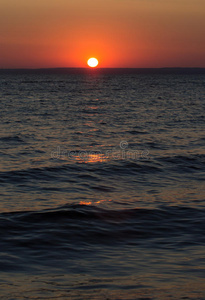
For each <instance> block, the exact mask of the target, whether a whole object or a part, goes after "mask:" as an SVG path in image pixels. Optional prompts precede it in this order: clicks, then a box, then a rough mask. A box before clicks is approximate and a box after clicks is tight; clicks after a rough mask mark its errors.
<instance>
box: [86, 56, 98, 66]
mask: <svg viewBox="0 0 205 300" xmlns="http://www.w3.org/2000/svg"><path fill="white" fill-rule="evenodd" d="M87 64H88V66H89V67H91V68H95V67H97V65H98V60H97V58H95V57H91V58H89V59H88V61H87Z"/></svg>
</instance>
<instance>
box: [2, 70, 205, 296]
mask: <svg viewBox="0 0 205 300" xmlns="http://www.w3.org/2000/svg"><path fill="white" fill-rule="evenodd" d="M204 112H205V70H204V69H195V70H194V69H188V70H183V69H159V70H148V69H147V70H137V69H127V70H126V69H119V70H118V69H113V70H112V69H98V70H87V69H59V70H58V69H56V70H18V71H17V70H13V71H12V70H1V71H0V115H1V125H0V126H1V127H0V128H1V137H0V157H1V163H0V186H1V189H0V199H1V200H0V299H75V300H88V299H89V300H90V299H91V300H126V299H132V300H137V299H141V300H142V299H143V300H145V299H146V300H148V299H149V300H150V299H160V300H164V299H198V300H199V299H205V235H204V233H205V201H204V200H205V199H204V198H205V197H204V195H205V193H204V180H205V136H204V132H205V130H204V129H205V128H204V127H205V122H204V121H205V116H204Z"/></svg>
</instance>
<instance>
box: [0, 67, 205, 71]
mask: <svg viewBox="0 0 205 300" xmlns="http://www.w3.org/2000/svg"><path fill="white" fill-rule="evenodd" d="M67 69H74V70H76V69H78V70H79V69H83V70H107V69H112V70H114V69H121V70H122V69H126V70H128V69H131V70H132V69H134V70H143V69H148V70H150V69H151V70H155V69H156V70H160V69H205V67H96V68H90V67H42V68H41V67H40V68H33V67H31V68H30V67H28V68H27V67H22V68H0V71H4V70H6V71H7V70H67Z"/></svg>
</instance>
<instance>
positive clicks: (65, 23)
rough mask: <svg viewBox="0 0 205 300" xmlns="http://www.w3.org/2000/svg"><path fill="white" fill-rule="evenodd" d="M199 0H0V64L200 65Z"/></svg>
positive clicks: (204, 44)
mask: <svg viewBox="0 0 205 300" xmlns="http://www.w3.org/2000/svg"><path fill="white" fill-rule="evenodd" d="M204 30H205V0H29V1H28V0H1V2H0V68H54V67H65V68H66V67H86V66H87V64H86V62H87V59H88V58H90V57H96V58H97V59H98V60H99V67H102V68H107V67H108V68H116V67H117V68H118V67H119V68H121V67H122V68H124V67H127V68H155V67H205V34H204Z"/></svg>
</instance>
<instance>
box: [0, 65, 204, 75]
mask: <svg viewBox="0 0 205 300" xmlns="http://www.w3.org/2000/svg"><path fill="white" fill-rule="evenodd" d="M5 73H9V74H11V73H31V74H32V73H35V74H38V73H40V74H42V73H43V74H44V73H48V74H52V73H56V74H124V73H125V74H126V73H128V74H149V73H157V74H172V73H175V74H176V73H177V74H193V73H197V74H204V73H205V68H200V67H196V68H195V67H193V68H192V67H186V68H183V67H162V68H95V69H91V68H14V69H12V68H10V69H0V74H5Z"/></svg>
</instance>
